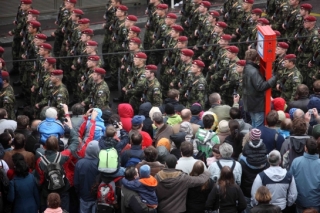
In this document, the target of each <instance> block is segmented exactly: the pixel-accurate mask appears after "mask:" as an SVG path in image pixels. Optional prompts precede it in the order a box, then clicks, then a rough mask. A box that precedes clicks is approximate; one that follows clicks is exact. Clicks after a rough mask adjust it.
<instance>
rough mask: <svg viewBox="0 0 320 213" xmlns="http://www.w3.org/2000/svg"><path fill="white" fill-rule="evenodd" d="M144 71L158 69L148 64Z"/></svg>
mask: <svg viewBox="0 0 320 213" xmlns="http://www.w3.org/2000/svg"><path fill="white" fill-rule="evenodd" d="M145 69H146V70H157V69H158V67H157V66H156V65H154V64H149V65H147V66H146V67H145Z"/></svg>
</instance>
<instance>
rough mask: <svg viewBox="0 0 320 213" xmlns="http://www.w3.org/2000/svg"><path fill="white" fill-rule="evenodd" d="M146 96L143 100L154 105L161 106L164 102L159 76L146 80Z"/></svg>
mask: <svg viewBox="0 0 320 213" xmlns="http://www.w3.org/2000/svg"><path fill="white" fill-rule="evenodd" d="M144 96H145V100H143V101H144V102H150V103H151V105H152V106H156V107H159V106H160V105H161V104H162V94H161V86H160V83H159V81H158V79H157V78H154V79H153V80H146V81H145V91H144ZM143 98H144V97H143Z"/></svg>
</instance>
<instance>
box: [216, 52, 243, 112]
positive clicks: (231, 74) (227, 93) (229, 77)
mask: <svg viewBox="0 0 320 213" xmlns="http://www.w3.org/2000/svg"><path fill="white" fill-rule="evenodd" d="M237 61H239V58H238V57H236V58H235V59H234V60H231V61H230V63H229V70H227V74H226V76H225V77H224V78H223V80H224V82H225V83H224V84H223V85H222V86H221V87H220V91H221V93H220V95H221V99H222V100H223V101H224V103H226V104H227V105H229V106H232V103H233V94H234V93H236V91H237V83H238V82H239V74H238V72H237V70H236V69H237V64H236V62H237Z"/></svg>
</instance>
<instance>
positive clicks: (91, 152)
mask: <svg viewBox="0 0 320 213" xmlns="http://www.w3.org/2000/svg"><path fill="white" fill-rule="evenodd" d="M99 152H100V148H99V142H98V141H91V142H90V143H89V144H88V146H87V149H86V157H87V158H93V159H98V158H99Z"/></svg>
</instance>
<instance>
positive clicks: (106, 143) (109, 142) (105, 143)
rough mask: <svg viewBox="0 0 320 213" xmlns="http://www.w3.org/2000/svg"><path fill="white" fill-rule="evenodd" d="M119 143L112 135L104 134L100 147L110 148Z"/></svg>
mask: <svg viewBox="0 0 320 213" xmlns="http://www.w3.org/2000/svg"><path fill="white" fill-rule="evenodd" d="M117 143H118V141H117V140H116V139H114V138H112V137H106V136H102V137H101V139H100V140H99V147H100V149H110V148H112V147H115V145H116V144H117Z"/></svg>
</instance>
